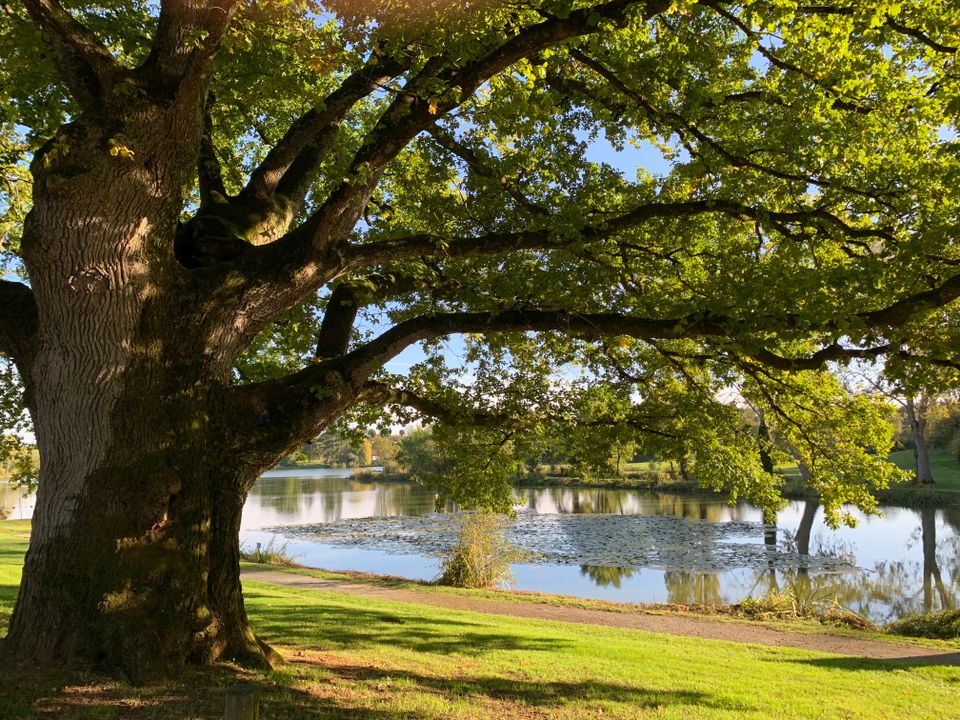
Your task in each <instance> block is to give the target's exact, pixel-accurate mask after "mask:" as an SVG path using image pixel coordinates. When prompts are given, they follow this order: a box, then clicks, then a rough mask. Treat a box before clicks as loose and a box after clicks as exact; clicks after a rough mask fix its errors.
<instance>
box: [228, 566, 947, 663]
mask: <svg viewBox="0 0 960 720" xmlns="http://www.w3.org/2000/svg"><path fill="white" fill-rule="evenodd" d="M242 576H243V578H244V579H249V580H255V581H257V582H265V583H271V584H274V585H283V586H286V587H296V588H307V589H314V590H325V591H331V592H342V593H350V594H351V595H362V596H364V597H371V598H377V599H379V600H394V601H398V602H407V603H418V604H421V605H431V606H433V607H439V608H446V609H449V610H469V611H471V612H481V613H490V614H493V615H508V616H513V617H522V618H534V619H538V620H553V621H559V622H573V623H586V624H590V625H606V626H608V627H621V628H630V629H634V630H645V631H647V632H656V633H665V634H668V635H682V636H685V637H699V638H707V639H710V640H729V641H732V642H743V643H756V644H759V645H770V646H774V647H792V648H800V649H802V650H815V651H817V652H825V653H835V654H837V655H850V656H855V657H863V658H870V659H874V660H903V661H909V662H928V663H933V664H939V665H960V651H958V650H955V649H937V648H930V647H921V646H918V645H910V644H906V643H898V642H884V641H882V640H863V639H859V638H850V637H845V636H843V635H829V634H812V633H811V634H808V633H798V632H790V631H786V630H777V629H774V628H770V627H765V626H762V625H758V624H755V623H749V622H720V621H717V620H712V619H709V618H699V617H691V616H686V615H659V614H651V613H644V612H643V611H642V610H638V611H636V612H615V611H609V610H593V609H587V608H578V607H571V606H563V605H549V604H546V603H538V602H532V601H530V602H526V601H524V602H513V601H510V600H496V599H492V598H476V597H466V596H458V595H453V594H449V595H448V594H442V593H432V592H428V591H419V590H415V589H407V588H391V587H384V586H381V585H377V584H373V583H365V582H359V581H351V580H325V579H320V578H314V577H309V576H306V575H296V574H293V573H285V572H281V571H278V570H273V569H269V568H264V569H259V568H257V569H244V571H243V573H242Z"/></svg>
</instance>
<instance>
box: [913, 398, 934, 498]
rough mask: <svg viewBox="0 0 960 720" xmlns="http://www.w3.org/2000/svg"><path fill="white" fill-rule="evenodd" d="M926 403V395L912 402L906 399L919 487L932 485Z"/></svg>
mask: <svg viewBox="0 0 960 720" xmlns="http://www.w3.org/2000/svg"><path fill="white" fill-rule="evenodd" d="M927 403H928V399H927V396H926V395H921V396H920V398H919V400H917V401H914V399H913V396H908V397H907V403H906V408H907V422H909V423H910V434H911V436H912V437H913V459H914V460H915V461H916V463H917V482H918V483H920V484H921V485H933V472H932V471H931V469H930V448H929V447H928V445H927Z"/></svg>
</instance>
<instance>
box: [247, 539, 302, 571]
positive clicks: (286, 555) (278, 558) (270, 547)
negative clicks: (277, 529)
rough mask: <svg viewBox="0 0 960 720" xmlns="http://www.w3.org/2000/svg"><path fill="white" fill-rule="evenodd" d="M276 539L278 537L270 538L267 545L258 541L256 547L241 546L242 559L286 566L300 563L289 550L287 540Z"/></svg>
mask: <svg viewBox="0 0 960 720" xmlns="http://www.w3.org/2000/svg"><path fill="white" fill-rule="evenodd" d="M276 540H277V539H276V538H270V540H269V541H268V542H267V544H266V546H263V545H261V544H260V543H257V545H256V547H255V548H253V549H252V550H248V549H247V548H246V547H241V548H240V557H241V559H243V560H246V561H248V562H255V563H259V564H261V565H282V566H284V567H296V566H297V565H299V563H298V562H297V561H296V559H295V558H294V557H293V555H291V554H290V552H289V551H288V550H287V542H286V541H284V542H282V543H277V542H276Z"/></svg>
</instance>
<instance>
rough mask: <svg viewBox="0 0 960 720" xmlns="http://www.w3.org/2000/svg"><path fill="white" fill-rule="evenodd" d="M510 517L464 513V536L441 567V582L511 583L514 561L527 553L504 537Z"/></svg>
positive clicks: (458, 584) (463, 585) (487, 585)
mask: <svg viewBox="0 0 960 720" xmlns="http://www.w3.org/2000/svg"><path fill="white" fill-rule="evenodd" d="M506 525H507V518H506V517H505V516H503V515H498V514H497V513H492V512H475V513H470V514H465V515H464V516H463V524H462V526H461V528H460V536H459V538H458V539H457V544H456V545H455V546H454V547H453V548H452V549H451V551H450V553H449V555H447V557H445V558H444V559H443V562H442V564H441V567H440V577H439V578H437V584H438V585H450V586H452V587H460V588H490V587H496V586H497V585H500V584H501V583H503V582H507V583H509V582H511V581H512V580H513V573H512V572H511V571H510V563H513V562H520V561H521V560H523V559H524V557H525V555H524V553H523V552H521V551H520V550H518V549H517V548H515V547H514V546H513V545H511V544H510V542H509V541H508V540H507V539H506V537H504V534H503V530H504V529H505V527H506Z"/></svg>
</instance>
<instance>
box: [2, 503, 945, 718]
mask: <svg viewBox="0 0 960 720" xmlns="http://www.w3.org/2000/svg"><path fill="white" fill-rule="evenodd" d="M28 528H29V526H28V524H27V523H20V522H2V523H0V607H2V608H3V611H5V612H6V613H8V612H9V608H10V605H11V603H12V601H13V597H14V591H15V586H16V583H17V582H18V575H19V567H20V562H21V558H22V553H23V551H24V549H25V534H26V532H27V531H28ZM246 596H247V603H248V608H249V611H250V615H251V617H252V620H253V622H254V624H255V626H256V627H257V628H258V629H259V630H260V632H261V633H263V635H264V636H265V637H266V639H267V640H268V641H269V642H271V643H273V644H274V645H275V646H276V647H277V648H278V649H280V651H281V652H282V653H283V654H284V655H285V656H286V657H287V659H288V660H289V662H288V663H287V664H285V665H283V666H281V667H280V668H279V669H277V670H276V671H274V672H273V673H270V674H268V675H250V674H247V673H244V672H243V671H240V670H239V669H237V668H232V667H230V666H222V667H220V668H215V669H212V670H204V671H193V672H191V673H189V674H188V675H187V676H186V677H185V678H184V680H183V681H182V682H180V683H177V684H169V685H157V686H149V687H145V688H143V687H141V688H133V687H128V686H126V685H124V684H122V683H117V682H114V681H111V680H108V679H105V678H100V677H96V676H92V675H89V674H86V675H80V676H76V675H74V676H67V675H63V674H62V671H45V672H39V673H38V672H37V671H35V670H23V669H21V670H17V669H9V670H7V671H4V672H3V673H0V698H2V700H0V717H2V718H4V719H5V720H6V719H7V718H10V719H11V720H12V719H17V720H19V719H21V718H23V719H26V718H41V717H56V718H123V719H127V718H129V719H130V720H137V719H139V718H210V719H213V718H220V717H222V707H223V693H224V687H225V686H226V685H229V684H231V683H233V682H236V681H237V680H238V679H246V680H250V681H253V682H256V683H257V684H259V685H260V686H261V692H262V695H263V700H262V704H261V705H262V706H261V718H263V719H264V720H270V719H271V718H278V719H293V718H313V717H320V718H358V719H365V720H385V719H387V718H398V719H410V720H412V719H413V718H431V719H432V718H438V719H439V718H476V717H498V718H522V719H524V720H527V719H529V718H596V717H604V718H607V717H615V718H648V717H649V718H682V719H683V720H697V719H699V718H710V719H713V718H729V719H730V720H734V719H737V720H739V719H745V720H746V719H751V718H756V719H757V720H760V719H761V718H763V719H766V718H785V719H789V718H871V719H873V718H891V719H892V718H904V717H910V718H916V719H918V720H919V719H922V718H931V719H934V718H936V719H937V720H939V719H940V718H945V717H958V716H960V692H958V689H960V668H957V667H939V666H923V665H919V664H916V663H912V662H910V661H909V660H907V661H901V662H879V661H870V660H856V659H851V658H845V657H836V656H829V655H823V654H818V653H812V652H804V651H799V650H789V649H780V648H770V647H759V646H749V645H739V644H734V643H727V642H719V641H706V640H697V639H691V638H681V637H667V636H661V635H655V634H649V633H642V632H636V631H627V630H622V629H610V628H600V627H592V626H591V627H588V626H583V625H571V624H563V623H553V622H546V621H531V620H519V619H513V618H504V617H498V616H489V615H481V614H476V613H468V612H453V611H449V610H439V609H435V608H430V607H425V606H420V605H411V604H404V603H396V602H385V601H376V600H371V599H369V598H361V597H356V596H349V595H343V594H337V593H326V592H315V591H310V590H297V589H292V588H281V587H277V586H272V585H266V584H261V583H256V582H248V583H247V584H246ZM0 617H2V618H4V619H2V620H0V623H3V624H5V618H6V617H7V615H6V614H4V615H3V616H0ZM0 632H2V631H0ZM912 652H916V650H911V649H910V648H905V649H904V654H905V655H909V654H911V653H912Z"/></svg>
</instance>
